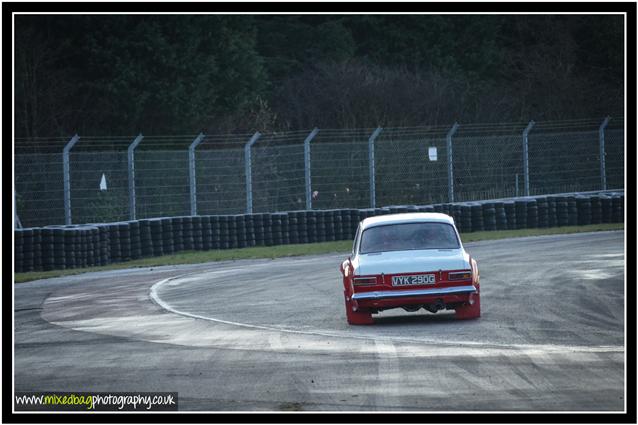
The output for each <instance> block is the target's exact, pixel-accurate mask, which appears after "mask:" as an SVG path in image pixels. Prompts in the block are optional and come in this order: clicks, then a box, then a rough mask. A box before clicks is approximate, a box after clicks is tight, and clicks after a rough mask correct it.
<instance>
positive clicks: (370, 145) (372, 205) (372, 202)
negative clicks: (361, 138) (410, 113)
mask: <svg viewBox="0 0 638 425" xmlns="http://www.w3.org/2000/svg"><path fill="white" fill-rule="evenodd" d="M381 130H383V129H382V128H381V127H377V129H376V130H374V133H372V135H371V136H370V138H369V139H368V163H369V167H370V208H376V203H377V198H376V197H377V195H376V185H375V175H374V174H375V172H374V140H375V139H376V138H377V136H379V134H380V133H381Z"/></svg>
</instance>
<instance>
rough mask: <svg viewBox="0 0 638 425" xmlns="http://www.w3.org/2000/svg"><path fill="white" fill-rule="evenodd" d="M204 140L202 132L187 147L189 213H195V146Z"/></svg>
mask: <svg viewBox="0 0 638 425" xmlns="http://www.w3.org/2000/svg"><path fill="white" fill-rule="evenodd" d="M202 140H204V133H199V135H198V136H197V137H196V138H195V140H193V143H191V144H190V146H189V147H188V183H189V186H190V192H191V215H197V181H196V180H195V148H196V147H197V145H199V144H200V143H201V142H202Z"/></svg>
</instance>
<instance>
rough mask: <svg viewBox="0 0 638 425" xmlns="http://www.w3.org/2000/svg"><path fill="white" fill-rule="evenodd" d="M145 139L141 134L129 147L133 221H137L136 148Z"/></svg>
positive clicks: (129, 177) (129, 190)
mask: <svg viewBox="0 0 638 425" xmlns="http://www.w3.org/2000/svg"><path fill="white" fill-rule="evenodd" d="M143 138H144V136H142V133H140V134H139V135H138V136H137V137H136V138H135V140H133V143H131V144H130V145H129V147H128V207H129V218H130V219H131V220H135V148H136V147H137V145H139V144H140V142H141V141H142V139H143Z"/></svg>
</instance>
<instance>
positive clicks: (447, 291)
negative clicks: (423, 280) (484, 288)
mask: <svg viewBox="0 0 638 425" xmlns="http://www.w3.org/2000/svg"><path fill="white" fill-rule="evenodd" d="M476 292H477V291H476V288H475V287H474V286H473V285H467V286H449V287H446V288H429V289H410V290H395V291H370V292H357V293H354V294H352V299H353V300H355V301H379V300H398V299H413V298H414V299H417V298H424V297H428V298H429V297H445V296H450V295H469V294H473V293H476Z"/></svg>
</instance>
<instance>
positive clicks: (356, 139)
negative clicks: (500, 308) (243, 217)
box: [14, 117, 625, 227]
mask: <svg viewBox="0 0 638 425" xmlns="http://www.w3.org/2000/svg"><path fill="white" fill-rule="evenodd" d="M526 129H527V132H526ZM71 140H72V138H71V137H69V138H68V139H60V138H39V139H16V140H15V156H14V162H15V180H14V183H15V192H14V193H15V202H16V212H17V215H18V218H19V220H20V222H21V224H22V226H23V227H34V226H45V225H52V224H65V223H66V224H70V223H74V224H78V223H107V222H117V221H126V220H132V219H142V218H153V217H167V216H188V215H216V214H243V213H246V212H254V213H260V212H277V211H295V210H308V209H324V210H325V209H337V208H339V209H343V208H368V207H383V206H392V205H425V204H432V203H442V202H454V201H457V202H458V201H474V200H485V199H499V198H507V197H514V196H529V195H541V194H551V193H565V192H576V191H592V190H603V189H623V188H624V158H625V156H624V143H625V141H624V122H623V119H622V118H621V117H613V118H611V119H608V120H607V119H605V120H603V119H601V120H570V121H546V122H520V123H497V124H463V123H460V124H458V125H455V124H450V125H448V126H438V127H411V128H407V127H404V128H369V129H315V130H307V131H305V130H303V131H290V132H281V133H268V134H260V133H256V134H232V135H200V136H197V135H196V134H193V135H187V136H162V137H158V136H156V137H147V136H143V135H138V136H134V135H133V136H127V137H101V138H100V137H85V136H81V135H80V136H79V139H78V140H77V141H76V142H75V144H73V143H69V142H70V141H71ZM65 146H70V150H69V154H68V157H66V158H65V155H64V154H63V150H64V148H65ZM601 151H602V152H603V155H602V156H601ZM65 164H68V167H66V166H65ZM67 168H68V174H67V175H66V177H65V173H66V171H65V170H66V169H67ZM65 195H66V196H65Z"/></svg>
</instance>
